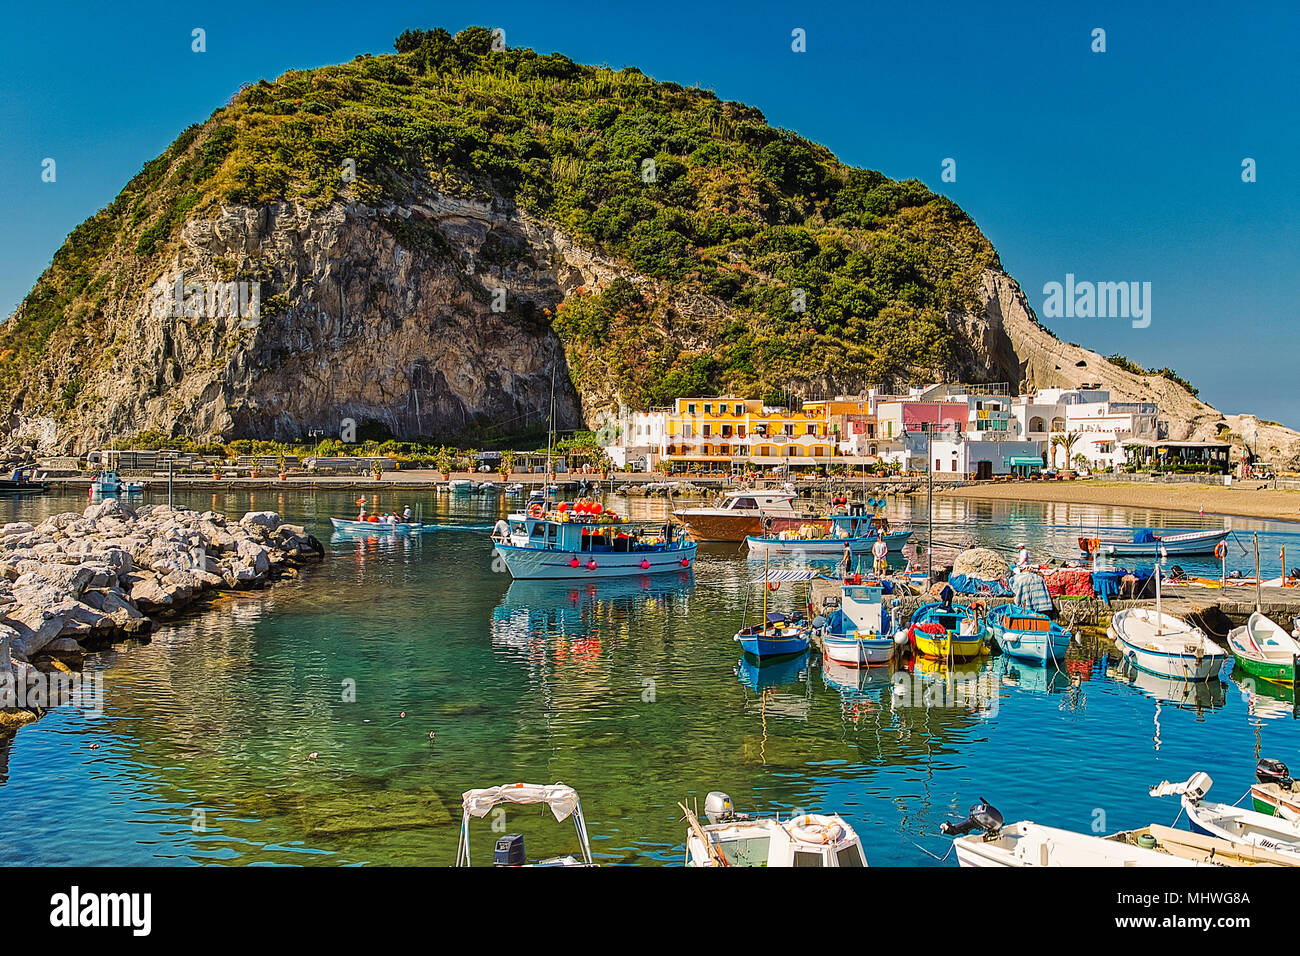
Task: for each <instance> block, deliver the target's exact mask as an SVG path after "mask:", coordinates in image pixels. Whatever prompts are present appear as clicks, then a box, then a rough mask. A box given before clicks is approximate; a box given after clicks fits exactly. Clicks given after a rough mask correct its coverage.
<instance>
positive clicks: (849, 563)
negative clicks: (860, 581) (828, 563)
mask: <svg viewBox="0 0 1300 956" xmlns="http://www.w3.org/2000/svg"><path fill="white" fill-rule="evenodd" d="M840 564H842V565H843V566H844V576H845V577H848V576H849V575H850V574H852V573H853V550H852V549H851V548H850V547H849V546H848V545H847V544H846V545H845V546H844V557H843V558H841V559H840Z"/></svg>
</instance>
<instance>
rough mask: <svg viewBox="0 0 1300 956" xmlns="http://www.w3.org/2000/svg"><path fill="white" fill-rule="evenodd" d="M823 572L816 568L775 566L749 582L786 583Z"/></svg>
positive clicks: (810, 578) (809, 579) (806, 579)
mask: <svg viewBox="0 0 1300 956" xmlns="http://www.w3.org/2000/svg"><path fill="white" fill-rule="evenodd" d="M822 574H823V572H821V571H819V570H817V569H816V568H776V569H774V570H772V571H769V572H767V574H766V575H764V576H763V577H761V578H754V579H753V580H751V581H750V582H749V583H750V584H768V583H771V582H781V583H788V582H791V581H811V580H812V579H813V578H819V577H821V576H822Z"/></svg>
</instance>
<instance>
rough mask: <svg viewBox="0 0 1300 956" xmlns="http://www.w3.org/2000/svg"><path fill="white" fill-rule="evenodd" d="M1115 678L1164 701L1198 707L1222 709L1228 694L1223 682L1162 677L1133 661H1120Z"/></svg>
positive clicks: (1200, 709)
mask: <svg viewBox="0 0 1300 956" xmlns="http://www.w3.org/2000/svg"><path fill="white" fill-rule="evenodd" d="M1115 680H1117V681H1119V682H1121V683H1124V684H1129V685H1131V686H1133V687H1136V688H1138V689H1139V690H1140V691H1142V692H1143V693H1144V694H1146V695H1147V696H1148V697H1153V698H1155V699H1156V700H1158V701H1160V702H1161V703H1163V704H1173V705H1174V706H1175V707H1179V708H1185V709H1191V710H1195V711H1197V712H1198V713H1199V712H1200V711H1203V710H1218V709H1219V708H1220V707H1222V706H1223V703H1224V700H1225V699H1226V697H1227V695H1226V692H1225V690H1224V686H1223V682H1222V681H1220V680H1217V679H1211V680H1179V679H1177V678H1176V677H1162V676H1161V675H1159V674H1152V673H1151V672H1150V671H1144V670H1142V669H1141V668H1138V667H1134V666H1133V665H1132V664H1131V663H1130V662H1129V661H1127V660H1124V661H1120V662H1119V664H1117V665H1116V667H1115Z"/></svg>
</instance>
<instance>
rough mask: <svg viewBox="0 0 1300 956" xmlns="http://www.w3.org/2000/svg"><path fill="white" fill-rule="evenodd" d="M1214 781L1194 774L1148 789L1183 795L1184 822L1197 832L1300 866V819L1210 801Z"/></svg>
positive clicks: (1153, 792) (1157, 793) (1161, 794)
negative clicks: (1208, 798) (1185, 815)
mask: <svg viewBox="0 0 1300 956" xmlns="http://www.w3.org/2000/svg"><path fill="white" fill-rule="evenodd" d="M1213 783H1214V781H1213V780H1212V779H1211V778H1210V775H1209V774H1207V773H1196V774H1193V775H1192V776H1191V778H1190V779H1188V780H1186V781H1184V782H1182V783H1170V782H1169V781H1168V780H1165V781H1163V782H1161V783H1160V784H1159V785H1158V786H1155V787H1152V788H1151V796H1153V797H1166V796H1170V795H1175V796H1180V797H1182V805H1183V812H1185V813H1186V814H1187V822H1188V823H1190V824H1191V827H1192V829H1193V830H1194V831H1196V832H1197V833H1203V834H1205V835H1206V836H1211V837H1217V838H1218V839H1220V840H1227V841H1228V842H1229V843H1232V844H1234V845H1237V846H1240V847H1248V848H1255V849H1259V850H1263V851H1267V858H1268V859H1269V860H1270V861H1272V862H1276V859H1275V857H1278V856H1280V857H1282V858H1284V859H1286V860H1289V864H1288V865H1291V866H1300V821H1297V820H1288V819H1287V818H1285V817H1281V816H1271V815H1269V814H1264V813H1260V812H1258V811H1256V810H1247V809H1245V808H1244V807H1234V806H1229V805H1228V804H1226V803H1212V802H1210V801H1208V800H1206V799H1205V795H1206V794H1207V793H1209V791H1210V787H1211V786H1212V785H1213Z"/></svg>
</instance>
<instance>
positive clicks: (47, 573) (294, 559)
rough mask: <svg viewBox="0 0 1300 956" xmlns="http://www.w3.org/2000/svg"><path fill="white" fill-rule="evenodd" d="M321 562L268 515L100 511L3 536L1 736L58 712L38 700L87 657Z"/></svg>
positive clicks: (292, 530) (107, 506)
mask: <svg viewBox="0 0 1300 956" xmlns="http://www.w3.org/2000/svg"><path fill="white" fill-rule="evenodd" d="M323 556H324V549H323V548H322V547H321V544H320V542H319V541H317V540H316V538H314V537H313V536H312V535H310V534H308V533H307V531H306V530H305V529H304V528H302V527H299V526H296V525H290V524H285V523H284V522H282V521H281V520H280V516H279V515H278V514H276V513H274V512H271V511H253V512H249V513H248V514H246V515H244V517H243V518H241V519H240V520H239V521H238V522H236V521H231V520H230V519H228V518H227V517H226V516H225V515H223V514H219V513H217V512H214V511H206V512H203V513H202V514H200V513H198V512H195V511H190V510H187V509H184V508H169V507H167V506H165V505H147V506H145V507H142V508H140V509H138V510H132V509H130V508H128V507H126V506H124V505H122V504H121V503H120V502H118V501H117V500H116V499H107V500H105V501H103V502H99V503H96V504H92V505H91V506H90V507H88V508H87V509H86V510H85V511H83V512H81V513H80V514H77V513H76V512H69V513H66V514H59V515H53V516H51V517H49V518H46V519H45V520H44V521H42V522H41V523H40V524H38V525H31V524H28V523H26V522H14V523H10V524H6V525H4V526H3V527H0V730H3V729H4V728H5V727H6V726H13V725H20V724H22V723H25V722H27V721H29V720H33V719H35V718H36V717H37V716H39V715H40V713H41V712H42V711H43V710H44V709H45V707H48V706H53V705H56V704H58V703H61V702H62V701H60V700H57V699H52V697H53V696H57V695H51V694H49V693H40V692H37V691H36V688H38V687H48V686H49V685H50V681H49V680H48V678H49V677H50V676H51V675H53V676H58V675H65V676H66V675H68V674H71V673H72V672H73V670H74V669H75V668H79V667H80V664H81V660H82V655H83V652H84V651H86V650H94V649H95V648H96V647H100V646H103V645H104V644H107V643H111V642H113V641H116V640H121V639H123V638H127V637H144V636H145V635H148V634H149V633H150V631H152V630H153V628H154V625H155V623H156V621H157V620H161V619H165V618H167V617H170V616H172V615H174V614H175V613H176V612H177V611H179V610H180V609H182V608H184V607H186V606H187V605H190V604H192V603H193V602H194V601H195V600H196V599H198V598H200V597H202V596H204V595H205V594H209V593H211V592H214V591H223V590H226V591H231V590H241V589H248V588H256V587H261V586H264V585H266V584H268V583H269V582H271V581H273V580H275V579H277V578H280V577H286V576H294V575H296V574H297V568H298V567H299V566H300V565H302V564H304V563H307V562H311V561H316V560H319V559H320V558H322V557H323ZM29 690H30V691H33V692H32V693H27V692H28V691H29ZM33 701H35V703H33Z"/></svg>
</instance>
